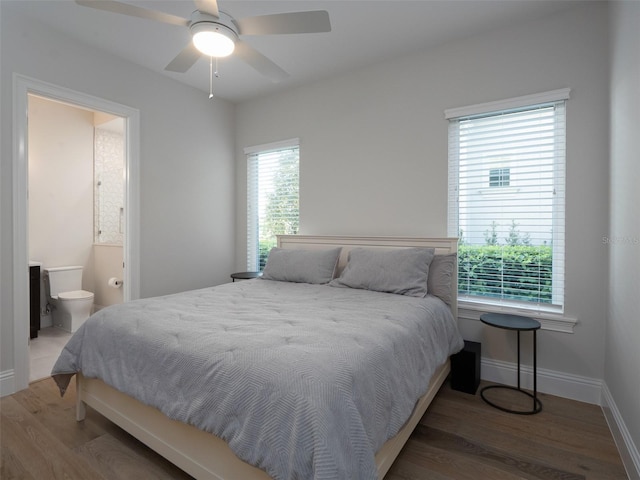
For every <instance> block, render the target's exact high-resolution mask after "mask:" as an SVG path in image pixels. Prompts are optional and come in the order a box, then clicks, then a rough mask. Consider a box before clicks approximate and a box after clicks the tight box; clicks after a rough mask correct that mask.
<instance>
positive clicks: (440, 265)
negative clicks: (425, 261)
mask: <svg viewBox="0 0 640 480" xmlns="http://www.w3.org/2000/svg"><path fill="white" fill-rule="evenodd" d="M456 257H457V254H456V253H450V254H448V255H435V256H434V257H433V260H431V265H429V278H428V279H427V291H428V292H429V295H435V296H436V297H438V298H440V299H441V300H442V301H443V302H444V303H446V304H447V305H451V300H452V299H451V280H452V279H453V275H454V274H455V269H456Z"/></svg>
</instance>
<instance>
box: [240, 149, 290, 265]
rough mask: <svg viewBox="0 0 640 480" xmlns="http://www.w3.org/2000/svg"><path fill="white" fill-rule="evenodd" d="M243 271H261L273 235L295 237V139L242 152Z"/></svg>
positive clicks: (273, 241) (273, 243)
mask: <svg viewBox="0 0 640 480" xmlns="http://www.w3.org/2000/svg"><path fill="white" fill-rule="evenodd" d="M245 154H246V155H247V270H249V271H262V270H263V269H264V265H265V263H266V261H267V256H268V254H269V251H270V250H271V248H272V247H275V246H276V235H281V234H295V233H298V224H299V207H298V205H299V195H298V190H299V178H300V175H299V142H298V139H293V140H287V141H284V142H278V143H272V144H268V145H260V146H257V147H251V148H246V149H245Z"/></svg>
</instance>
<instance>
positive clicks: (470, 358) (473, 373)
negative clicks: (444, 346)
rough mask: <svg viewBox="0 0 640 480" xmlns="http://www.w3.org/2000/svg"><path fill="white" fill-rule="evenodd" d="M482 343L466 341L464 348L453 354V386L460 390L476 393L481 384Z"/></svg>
mask: <svg viewBox="0 0 640 480" xmlns="http://www.w3.org/2000/svg"><path fill="white" fill-rule="evenodd" d="M481 350H482V349H481V344H480V343H478V342H470V341H468V340H465V341H464V348H463V349H462V350H461V351H460V352H458V353H456V354H455V355H451V388H452V389H454V390H458V391H460V392H465V393H470V394H471V395H475V394H476V390H478V385H480V354H481Z"/></svg>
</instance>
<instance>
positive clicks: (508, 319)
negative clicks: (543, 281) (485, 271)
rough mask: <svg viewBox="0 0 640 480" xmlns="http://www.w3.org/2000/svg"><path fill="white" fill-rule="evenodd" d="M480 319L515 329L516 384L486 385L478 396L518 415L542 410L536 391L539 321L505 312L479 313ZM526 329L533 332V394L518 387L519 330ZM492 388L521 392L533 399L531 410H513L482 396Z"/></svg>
mask: <svg viewBox="0 0 640 480" xmlns="http://www.w3.org/2000/svg"><path fill="white" fill-rule="evenodd" d="M480 321H481V322H482V323H486V324H487V325H490V326H492V327H496V328H503V329H505V330H515V331H516V332H517V334H518V386H517V387H512V386H509V385H489V386H488V387H484V388H483V389H482V390H480V396H481V397H482V399H483V400H484V401H485V402H487V403H488V404H489V405H491V406H492V407H495V408H497V409H499V410H502V411H503V412H508V413H517V414H519V415H532V414H534V413H539V412H540V411H542V402H541V401H540V399H539V398H538V392H537V378H536V376H537V371H536V368H537V366H536V360H537V358H536V357H537V353H536V350H537V347H536V331H537V330H538V329H540V322H539V321H538V320H534V319H533V318H530V317H524V316H522V315H510V314H507V313H483V314H482V315H480ZM528 331H530V332H532V333H533V394H531V393H529V392H527V391H525V390H523V389H522V388H520V332H528ZM492 389H507V390H515V391H517V392H521V393H523V394H525V395H528V396H529V397H531V398H532V399H533V406H532V408H531V410H513V409H510V408H506V407H502V406H500V405H497V404H496V403H494V402H492V401H491V400H488V399H487V398H486V397H485V396H484V392H485V391H487V390H492Z"/></svg>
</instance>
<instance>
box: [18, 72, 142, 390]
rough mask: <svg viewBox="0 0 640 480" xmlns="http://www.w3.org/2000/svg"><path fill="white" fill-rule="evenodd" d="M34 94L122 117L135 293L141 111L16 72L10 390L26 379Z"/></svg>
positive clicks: (128, 267) (127, 257)
mask: <svg viewBox="0 0 640 480" xmlns="http://www.w3.org/2000/svg"><path fill="white" fill-rule="evenodd" d="M29 95H37V96H38V97H42V98H46V99H49V100H52V101H57V102H62V103H66V104H69V105H73V106H76V107H78V108H81V109H87V110H95V111H101V112H106V113H108V114H110V115H114V116H117V117H121V118H123V119H124V138H125V142H124V145H125V154H124V157H125V160H124V164H125V166H124V197H125V198H124V208H123V218H122V224H123V227H124V231H125V232H126V234H125V235H124V242H123V257H124V266H123V268H124V271H123V299H124V301H128V300H133V299H136V298H139V289H140V286H139V282H140V279H139V270H140V268H139V261H140V260H139V242H140V238H139V201H138V196H139V142H140V140H139V139H140V126H139V123H140V120H139V118H140V114H139V111H138V110H136V109H133V108H130V107H127V106H125V105H121V104H117V103H113V102H110V101H108V100H104V99H101V98H98V97H94V96H91V95H86V94H84V93H81V92H76V91H73V90H69V89H67V88H64V87H59V86H56V85H52V84H49V83H45V82H41V81H38V80H35V79H32V78H28V77H24V76H21V75H15V76H14V127H15V128H14V143H13V144H14V154H13V167H14V177H13V218H14V243H13V278H14V386H15V388H14V390H15V391H19V390H22V389H24V388H27V387H28V383H29V369H30V368H29V336H30V332H29V330H30V329H29V322H28V320H25V319H28V318H29V311H30V307H29V269H28V265H29V228H28V226H29V208H28V185H29V176H28V158H29V157H28V155H29V152H28V146H29V139H28V122H27V112H28V97H29Z"/></svg>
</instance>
